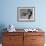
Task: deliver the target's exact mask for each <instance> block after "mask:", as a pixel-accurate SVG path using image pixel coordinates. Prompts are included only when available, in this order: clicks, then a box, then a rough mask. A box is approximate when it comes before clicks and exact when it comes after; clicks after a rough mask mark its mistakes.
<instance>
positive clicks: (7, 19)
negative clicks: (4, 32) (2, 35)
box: [0, 0, 46, 32]
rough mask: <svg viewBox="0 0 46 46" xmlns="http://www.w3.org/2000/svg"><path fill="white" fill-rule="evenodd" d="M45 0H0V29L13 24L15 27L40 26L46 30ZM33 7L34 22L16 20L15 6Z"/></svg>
mask: <svg viewBox="0 0 46 46" xmlns="http://www.w3.org/2000/svg"><path fill="white" fill-rule="evenodd" d="M45 4H46V0H0V27H1V28H0V31H1V29H2V27H3V28H4V27H7V26H8V25H9V24H13V25H14V26H15V27H16V28H22V29H23V28H37V27H40V28H42V29H44V31H45V32H46V5H45ZM23 6H25V7H35V22H17V7H23Z"/></svg>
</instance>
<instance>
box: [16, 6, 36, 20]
mask: <svg viewBox="0 0 46 46" xmlns="http://www.w3.org/2000/svg"><path fill="white" fill-rule="evenodd" d="M17 20H18V21H34V20H35V8H34V7H18V8H17Z"/></svg>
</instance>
